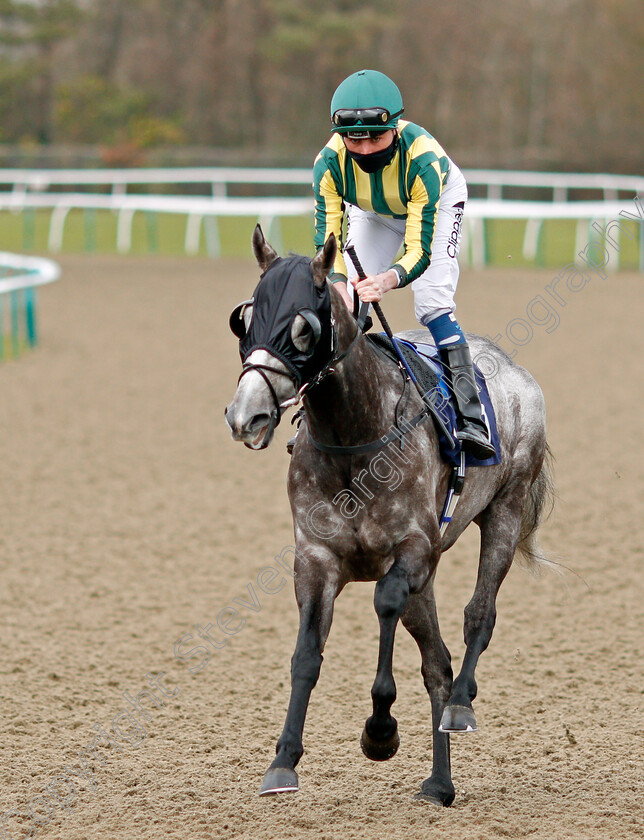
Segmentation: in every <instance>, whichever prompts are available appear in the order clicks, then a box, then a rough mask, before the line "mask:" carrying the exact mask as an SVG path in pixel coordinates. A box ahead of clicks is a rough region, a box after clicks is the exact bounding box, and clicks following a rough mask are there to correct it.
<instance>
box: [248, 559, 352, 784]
mask: <svg viewBox="0 0 644 840" xmlns="http://www.w3.org/2000/svg"><path fill="white" fill-rule="evenodd" d="M296 562H297V561H296ZM339 588H340V587H339V586H338V584H337V579H336V578H334V577H333V576H332V575H330V574H329V572H328V570H327V569H325V568H324V567H323V566H322V564H315V563H314V562H309V563H308V564H306V565H304V566H303V567H302V568H300V569H298V568H297V566H296V575H295V594H296V596H297V602H298V606H299V610H300V629H299V632H298V636H297V642H296V645H295V652H294V654H293V658H292V659H291V698H290V701H289V705H288V711H287V713H286V722H285V723H284V729H283V731H282V734H281V736H280V739H279V741H278V742H277V749H276V752H277V755H276V756H275V759H274V761H273V762H272V764H271V765H270V767H269V768H268V770H267V771H266V775H265V776H264V781H263V782H262V786H261V788H260V790H259V792H260V795H262V794H267V793H281V792H284V791H295V790H298V787H299V783H298V778H297V773H296V772H295V766H296V765H297V763H298V761H299V760H300V758H301V757H302V753H303V752H304V748H303V746H302V732H303V730H304V720H305V718H306V711H307V708H308V705H309V699H310V696H311V692H312V691H313V688H314V687H315V684H316V683H317V681H318V677H319V675H320V667H321V665H322V651H323V650H324V644H325V642H326V639H327V636H328V635H329V630H330V629H331V620H332V618H333V603H334V601H335V598H336V596H337V594H338V592H339Z"/></svg>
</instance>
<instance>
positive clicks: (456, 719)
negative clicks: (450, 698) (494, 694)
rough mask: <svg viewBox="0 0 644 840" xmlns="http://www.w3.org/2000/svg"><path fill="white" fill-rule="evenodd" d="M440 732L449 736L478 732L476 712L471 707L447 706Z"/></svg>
mask: <svg viewBox="0 0 644 840" xmlns="http://www.w3.org/2000/svg"><path fill="white" fill-rule="evenodd" d="M438 731H439V732H446V733H447V734H449V735H460V734H461V733H463V732H477V731H478V726H477V725H476V718H475V717H474V712H473V711H472V709H471V708H470V707H469V706H445V709H444V711H443V717H442V718H441V722H440V726H439V727H438Z"/></svg>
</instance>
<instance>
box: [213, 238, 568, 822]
mask: <svg viewBox="0 0 644 840" xmlns="http://www.w3.org/2000/svg"><path fill="white" fill-rule="evenodd" d="M336 247H337V245H336V242H335V240H334V239H333V238H332V237H331V238H330V239H329V240H328V241H327V243H326V245H325V246H324V248H323V249H321V250H320V251H319V253H318V254H317V255H316V256H315V257H314V258H313V259H312V260H306V261H305V262H304V263H302V260H303V258H301V257H295V256H291V257H288V258H285V259H281V258H278V255H277V253H276V252H275V251H274V249H273V248H272V247H271V246H270V245H269V244H268V243H267V242H266V240H265V238H264V236H263V234H262V232H261V229H260V228H259V226H258V227H257V228H256V229H255V232H254V234H253V250H254V253H255V256H256V258H257V261H258V263H259V267H260V268H261V270H262V272H264V274H263V275H262V279H261V280H260V283H259V285H258V287H257V289H256V291H255V298H254V299H253V300H252V301H248V302H246V303H245V304H244V305H243V306H241V308H238V309H237V310H236V311H235V313H233V316H231V326H233V329H234V331H235V332H236V333H237V335H238V336H239V337H240V338H242V345H241V346H242V348H243V347H244V340H246V342H247V346H248V340H247V337H248V335H249V333H250V332H252V329H253V325H254V324H261V325H263V330H264V332H263V333H262V335H259V333H257V334H256V335H255V338H254V344H253V341H251V342H250V345H251V347H250V352H248V353H247V354H246V355H245V359H244V366H243V370H242V375H241V377H240V381H239V383H238V387H237V391H236V393H235V395H234V398H233V400H232V402H231V403H230V404H229V405H228V407H227V408H226V421H227V423H228V426H229V428H230V430H231V433H232V437H233V439H234V440H237V441H242V442H243V443H245V444H246V445H247V446H249V447H250V448H252V449H263V448H265V447H266V446H268V445H269V443H270V442H271V439H272V437H273V431H274V428H275V426H276V424H277V423H278V422H279V419H280V417H281V415H282V413H283V412H284V410H285V409H286V408H287V407H288V406H291V405H294V404H296V403H297V402H298V401H299V398H300V397H303V399H304V406H305V409H306V422H305V424H304V425H303V426H302V428H301V429H300V432H299V434H298V436H297V440H296V444H295V449H294V452H293V456H292V460H291V465H290V470H289V475H288V493H289V499H290V503H291V508H292V513H293V522H294V529H295V542H296V546H295V547H296V559H295V593H296V597H297V604H298V608H299V614H300V629H299V633H298V637H297V643H296V647H295V652H294V654H293V658H292V663H291V696H290V702H289V706H288V712H287V716H286V722H285V725H284V730H283V732H282V735H281V736H280V739H279V741H278V742H277V750H276V751H277V755H276V757H275V759H274V761H273V762H272V764H271V765H270V767H269V769H268V771H267V772H266V775H265V777H264V781H263V784H262V786H261V788H260V793H261V794H266V793H279V792H282V791H294V790H297V789H298V776H297V774H296V772H295V767H296V765H297V763H298V761H299V759H300V757H301V756H302V753H303V746H302V731H303V727H304V720H305V716H306V711H307V706H308V703H309V698H310V695H311V691H312V690H313V688H314V686H315V684H316V682H317V679H318V676H319V672H320V667H321V664H322V652H323V650H324V645H325V641H326V639H327V636H328V633H329V630H330V627H331V621H332V617H333V607H334V602H335V599H336V597H337V596H338V594H339V593H340V592H341V591H342V588H343V587H344V586H345V585H346V584H347V583H349V582H350V581H377V583H376V587H375V597H374V603H375V610H376V613H377V616H378V620H379V625H380V647H379V653H378V667H377V673H376V678H375V681H374V683H373V688H372V691H371V695H372V700H373V715H372V716H370V717H369V718H368V719H367V721H366V724H365V728H364V731H363V733H362V738H361V746H362V749H363V751H364V753H365V755H366V756H368V757H369V758H371V759H373V760H385V759H387V758H390V757H391V756H392V755H394V754H395V752H396V750H397V748H398V744H399V736H398V731H397V730H398V727H397V722H396V720H395V718H393V717H392V715H391V706H392V704H393V702H394V700H395V699H396V686H395V682H394V678H393V674H392V656H393V645H394V634H395V631H396V626H397V624H398V620H399V619H400V620H401V621H402V623H403V625H404V627H405V628H406V629H407V630H408V631H409V633H410V634H411V635H412V637H413V638H414V640H415V641H416V643H417V645H418V647H419V649H420V654H421V658H422V667H421V672H422V676H423V680H424V683H425V687H426V689H427V692H428V694H429V698H430V701H431V710H432V732H433V768H432V773H431V775H430V777H429V778H428V779H426V780H425V781H424V782H423V783H422V787H421V790H420V792H419V793H418V794H417V798H419V799H424V800H427V801H430V802H433V803H435V804H439V805H443V806H448V805H451V804H452V802H453V800H454V785H453V783H452V779H451V767H450V745H449V739H450V734H454V733H463V732H472V731H475V730H476V728H477V725H476V720H475V717H474V712H473V710H472V701H473V700H474V698H475V697H476V693H477V685H476V681H475V678H474V673H475V668H476V665H477V662H478V659H479V656H480V655H481V653H482V652H483V651H484V650H485V649H486V648H487V646H488V644H489V642H490V638H491V636H492V630H493V628H494V624H495V619H496V596H497V593H498V590H499V587H500V585H501V583H502V581H503V579H504V578H505V576H506V574H507V573H508V570H509V568H510V565H511V564H512V561H513V558H514V556H515V553H516V552H517V549H518V551H519V552H520V554H521V555H522V558H523V559H524V560H525V561H526V564H527V565H528V566H531V567H533V568H535V569H536V568H537V567H539V566H541V565H543V564H547V563H548V561H547V560H546V558H545V557H544V555H543V554H542V552H541V551H540V549H539V547H538V545H537V542H536V538H535V532H536V530H537V528H538V526H539V523H540V521H541V518H542V514H543V511H544V506H545V504H546V503H547V502H548V501H549V499H550V496H551V484H550V479H549V473H548V467H547V462H548V458H547V454H548V447H547V443H546V426H545V405H544V399H543V395H542V393H541V389H540V388H539V386H538V385H537V383H536V382H535V380H534V379H533V378H532V376H531V375H530V374H529V373H528V372H527V371H526V370H525V369H524V368H522V367H519V366H518V365H516V364H515V363H514V362H512V361H511V360H510V358H509V357H508V356H507V355H506V354H505V353H503V351H501V350H500V349H499V348H497V347H496V346H495V345H493V344H491V343H490V342H488V341H486V340H484V339H482V338H480V337H477V336H473V335H472V336H468V341H470V342H471V347H472V354H473V356H474V357H475V358H476V357H479V359H480V358H482V355H483V354H484V355H485V358H486V359H487V365H486V367H488V368H490V367H491V366H492V365H493V366H494V374H495V375H493V376H490V377H489V378H488V383H487V384H488V388H489V392H490V396H491V399H492V403H493V405H494V409H495V413H496V422H497V428H498V432H499V437H500V446H501V462H500V463H499V464H498V465H496V466H486V467H473V468H468V471H467V474H466V479H465V485H464V489H463V492H462V495H461V497H460V501H459V503H458V506H457V508H456V511H455V513H454V516H453V518H452V520H451V522H450V524H449V526H448V527H447V529H446V531H445V532H444V533H443V534H441V532H440V528H439V520H440V517H441V511H442V509H443V505H444V502H445V498H446V494H447V492H448V483H449V479H450V474H451V467H450V466H449V465H448V464H446V463H445V462H444V461H443V460H442V459H441V457H440V456H439V450H438V445H437V433H436V430H435V428H434V425H433V423H432V422H431V420H427V421H426V422H422V423H418V424H417V426H416V427H415V428H414V429H413V430H412V428H411V424H406V425H405V423H404V420H405V419H406V420H409V418H411V417H415V416H417V415H418V414H419V413H420V412H422V409H423V403H422V400H421V398H420V396H419V395H418V393H417V391H416V390H415V389H413V388H412V387H410V385H409V382H408V381H406V377H405V376H404V374H403V372H402V370H401V368H400V367H397V366H396V365H395V364H393V363H392V362H391V361H390V360H388V359H386V358H384V357H383V356H382V355H381V354H380V353H378V352H377V351H376V350H374V348H373V347H372V346H371V344H370V342H368V341H367V340H366V338H365V337H364V336H363V335H362V334H361V333H360V330H359V329H358V326H357V323H356V321H355V319H354V318H353V316H352V315H351V313H350V312H349V311H348V310H347V308H346V306H345V305H344V303H343V302H342V300H341V298H340V296H339V295H338V294H337V293H336V292H335V291H334V289H333V287H332V286H331V285H330V284H328V282H327V280H326V277H327V275H328V274H329V272H330V270H331V267H332V265H333V261H334V257H335V254H336ZM296 260H299V262H298V263H297V264H296V263H295V261H296ZM298 266H299V270H298V271H296V270H295V269H296V268H297V267H298ZM268 283H272V284H273V285H272V286H271V290H270V294H268V292H267V289H268V286H267V285H266V284H268ZM305 287H306V288H305ZM276 290H278V291H276ZM312 290H313V292H314V295H313V298H312V297H311V291H312ZM301 295H304V297H301ZM307 295H308V297H306V296H307ZM316 295H317V297H316ZM284 296H286V297H287V298H288V299H289V300H290V301H291V303H290V304H289V310H288V312H287V315H286V319H285V318H284V317H282V320H281V321H280V318H279V317H278V313H277V312H276V309H275V308H276V307H279V306H280V305H281V306H282V315H283V314H284ZM311 300H314V305H311V304H310V301H311ZM316 300H317V301H318V303H319V308H318V310H317V312H316V310H315V306H316V305H317V304H315V301H316ZM325 302H326V303H325ZM329 303H330V311H329V307H328V306H327V308H325V305H327V304H329ZM298 307H299V308H298ZM280 323H281V324H282V334H281V337H280V338H279V340H278V338H275V337H274V336H273V335H271V329H274V330H277V325H278V324H280ZM284 324H286V327H284ZM271 325H272V326H271ZM258 329H259V327H258ZM285 330H286V332H285ZM403 335H405V336H406V337H410V338H412V339H414V338H415V339H416V340H423V341H425V342H427V338H428V334H427V332H426V331H423V332H420V331H411V332H409V333H405V334H403ZM258 336H259V338H258ZM285 336H286V337H285ZM257 345H262V346H257ZM289 347H290V348H291V349H289ZM242 352H243V351H242ZM316 354H317V355H316ZM311 360H316V361H315V363H314V364H313V363H312V361H311ZM307 365H308V366H307ZM395 428H397V429H399V430H400V429H401V428H406V430H407V432H408V434H402V433H401V435H400V436H399V437H396V438H395V441H394V436H393V435H392V434H391V430H392V429H395ZM379 441H380V443H378V442H379ZM392 441H394V442H392ZM401 441H406V445H405V443H401ZM385 443H387V446H386V448H385ZM365 445H366V446H365ZM369 446H371V448H369ZM325 449H326V451H325ZM366 450H368V451H366ZM470 522H475V523H476V524H477V525H478V527H479V529H480V536H481V547H480V557H479V569H478V578H477V582H476V587H475V590H474V593H473V596H472V598H471V600H470V602H469V603H468V604H467V606H466V607H465V621H464V636H465V645H466V651H465V656H464V658H463V664H462V667H461V670H460V673H459V674H458V676H457V677H456V678H455V679H453V673H452V668H451V664H450V654H449V651H448V650H447V648H446V646H445V644H444V642H443V640H442V638H441V635H440V631H439V626H438V620H437V615H436V605H435V599H434V578H435V575H436V569H437V566H438V561H439V559H440V557H441V554H442V553H443V552H444V551H447V550H448V549H449V548H450V547H451V546H452V545H453V544H454V543H455V542H456V540H457V539H458V538H459V536H460V535H461V534H462V533H463V531H464V530H465V529H466V528H467V526H468V525H469V524H470Z"/></svg>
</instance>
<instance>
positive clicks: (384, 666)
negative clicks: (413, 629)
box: [360, 563, 409, 761]
mask: <svg viewBox="0 0 644 840" xmlns="http://www.w3.org/2000/svg"><path fill="white" fill-rule="evenodd" d="M408 597H409V581H408V577H407V572H406V570H405V569H404V568H402V567H401V566H399V565H398V563H394V565H393V566H392V567H391V569H390V570H389V571H388V572H387V574H386V575H385V576H384V577H383V578H381V579H380V580H379V581H378V583H377V584H376V591H375V595H374V606H375V609H376V614H377V616H378V622H379V624H380V647H379V650H378V670H377V672H376V679H375V680H374V683H373V687H372V689H371V698H372V700H373V715H372V716H371V717H369V718H367V721H366V723H365V727H364V730H363V732H362V737H361V738H360V746H361V747H362V751H363V752H364V754H365V755H366V756H367V758H370V759H372V760H373V761H386V760H387V759H388V758H391V757H392V756H393V755H395V754H396V751H397V749H398V746H399V744H400V738H399V737H398V723H397V721H396V718H394V717H392V716H391V707H392V705H393V703H394V700H395V699H396V683H395V682H394V675H393V670H392V664H393V653H394V636H395V634H396V625H397V624H398V619H399V618H400V616H401V615H402V613H403V610H404V609H405V606H406V604H407V599H408Z"/></svg>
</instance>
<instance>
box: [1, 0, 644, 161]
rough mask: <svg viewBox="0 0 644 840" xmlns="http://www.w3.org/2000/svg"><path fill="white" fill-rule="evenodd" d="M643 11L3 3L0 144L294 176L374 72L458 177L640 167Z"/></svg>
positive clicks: (561, 6) (330, 0)
mask: <svg viewBox="0 0 644 840" xmlns="http://www.w3.org/2000/svg"><path fill="white" fill-rule="evenodd" d="M643 47H644V15H642V14H641V0H493V2H488V3H481V2H480V0H451V2H449V3H445V2H441V0H398V2H396V3H395V4H393V3H391V2H390V0H369V2H351V0H326V1H325V3H323V4H321V3H319V2H317V0H316V1H315V2H314V0H110V2H104V0H0V114H1V115H2V118H1V120H0V144H5V145H7V144H11V145H18V146H23V147H29V146H34V145H35V146H40V147H50V146H60V145H70V144H71V145H79V146H81V145H82V146H90V147H95V148H98V149H100V150H101V154H102V155H103V158H104V160H105V161H106V162H113V163H114V162H116V163H142V162H143V163H144V162H145V161H146V160H149V159H150V156H151V155H152V154H153V153H154V150H165V151H166V153H169V151H170V150H173V149H174V150H179V149H186V148H192V149H194V150H195V155H197V156H198V151H196V150H199V149H201V150H209V152H210V153H211V155H212V154H216V152H220V153H221V155H222V156H224V155H225V156H226V160H227V161H229V162H234V161H236V160H238V161H239V162H244V163H249V162H252V161H257V162H258V163H264V162H271V161H276V162H277V161H280V162H284V161H292V162H293V163H297V164H306V163H307V162H309V161H310V159H311V157H312V155H314V154H315V153H316V151H317V150H318V149H319V148H320V146H321V145H323V143H324V142H325V140H326V137H327V135H328V131H329V125H330V124H329V113H328V106H329V101H330V98H331V95H332V93H333V90H334V89H335V87H336V85H337V84H338V83H339V82H340V81H341V80H342V79H343V78H344V77H345V76H346V75H347V74H349V73H351V72H353V71H354V70H358V69H361V68H362V67H372V68H376V69H379V70H382V71H383V72H385V73H388V74H389V75H390V76H391V77H392V78H393V79H394V80H395V81H396V82H397V83H398V85H399V87H400V88H401V90H402V92H403V96H404V99H405V106H406V111H405V116H406V117H407V118H409V119H411V120H413V121H415V122H419V123H421V124H422V125H424V126H425V127H426V128H427V129H428V130H429V131H431V132H432V133H433V134H434V135H435V136H436V137H437V138H438V139H439V141H440V142H441V143H442V144H443V145H444V146H445V147H446V148H447V150H448V151H449V153H450V154H451V155H452V157H454V158H455V159H456V160H457V161H458V162H459V163H460V164H461V165H463V166H470V167H474V166H478V167H487V166H490V167H503V168H536V169H540V168H541V169H564V170H574V169H577V170H589V171H590V170H610V171H614V172H632V173H637V172H641V171H642V159H643V157H644V153H643V151H642V150H643V149H644V121H643V120H642V119H641V108H640V103H639V96H638V94H639V93H640V80H641V78H642V75H643V70H644V49H643Z"/></svg>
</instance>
